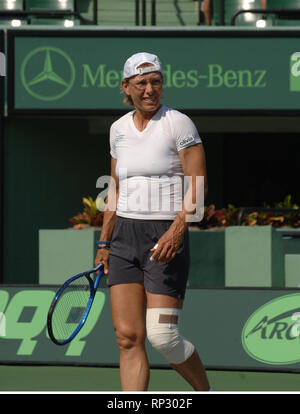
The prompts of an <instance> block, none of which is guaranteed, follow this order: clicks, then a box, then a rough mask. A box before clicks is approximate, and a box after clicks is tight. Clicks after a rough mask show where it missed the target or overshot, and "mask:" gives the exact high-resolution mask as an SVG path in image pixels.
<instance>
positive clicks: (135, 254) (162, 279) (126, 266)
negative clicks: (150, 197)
mask: <svg viewBox="0 0 300 414" xmlns="http://www.w3.org/2000/svg"><path fill="white" fill-rule="evenodd" d="M171 224H172V221H171V220H140V219H137V220H136V219H129V218H123V217H120V216H117V219H116V224H115V227H114V231H113V234H112V240H111V247H110V254H109V272H108V278H107V282H106V283H107V286H109V287H110V286H113V285H117V284H122V283H132V282H143V283H144V287H145V290H146V291H147V292H149V293H156V294H162V295H168V296H173V297H176V298H184V295H185V290H186V284H187V279H188V273H189V264H190V253H189V234H188V230H187V231H186V232H185V233H184V236H183V238H182V242H181V244H180V246H179V249H178V251H177V254H176V256H175V257H174V259H172V260H171V261H170V262H169V263H154V262H151V261H150V257H151V255H152V254H153V252H150V249H152V247H154V246H155V244H156V243H157V241H158V240H159V238H160V237H161V236H162V235H163V234H164V233H165V232H166V231H167V230H168V228H169V227H170V226H171Z"/></svg>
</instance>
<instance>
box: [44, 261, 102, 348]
mask: <svg viewBox="0 0 300 414" xmlns="http://www.w3.org/2000/svg"><path fill="white" fill-rule="evenodd" d="M96 272H98V273H97V275H96V278H95V280H94V281H93V280H92V278H91V277H90V274H91V273H96ZM103 272H104V265H103V263H100V264H99V265H98V266H96V267H95V268H94V269H91V270H88V271H86V272H83V273H79V274H78V275H75V276H72V277H70V278H69V279H68V280H66V281H65V283H64V284H63V285H62V286H61V287H60V288H59V289H58V291H57V292H56V293H55V296H54V298H53V300H52V302H51V305H50V308H49V311H48V316H47V329H48V334H49V337H50V339H51V341H52V342H54V343H55V344H56V345H66V344H68V343H69V342H71V341H72V339H74V338H75V336H76V335H77V334H78V332H79V331H80V330H81V328H82V327H83V325H84V324H85V322H86V320H87V317H88V315H89V312H90V309H91V307H92V304H93V301H94V298H95V294H96V291H97V289H98V286H99V283H100V279H101V276H102V275H103ZM81 277H86V278H87V279H88V282H89V285H90V297H89V300H88V303H87V305H86V308H85V312H84V315H83V316H82V318H81V320H80V322H79V323H78V325H77V327H76V329H75V330H74V331H73V333H72V334H71V335H70V336H69V337H68V338H67V339H64V340H62V341H60V340H58V339H56V338H55V336H54V333H53V329H52V315H53V312H54V309H55V306H56V304H57V302H58V300H59V298H60V296H61V295H62V293H63V292H64V290H65V289H66V288H67V287H68V286H69V285H70V284H71V283H72V282H74V280H76V279H79V278H81Z"/></svg>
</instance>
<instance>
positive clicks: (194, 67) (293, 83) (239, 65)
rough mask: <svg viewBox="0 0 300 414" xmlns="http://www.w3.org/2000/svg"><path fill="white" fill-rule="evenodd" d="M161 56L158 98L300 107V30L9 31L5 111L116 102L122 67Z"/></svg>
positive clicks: (253, 107) (218, 106)
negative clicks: (141, 56)
mask: <svg viewBox="0 0 300 414" xmlns="http://www.w3.org/2000/svg"><path fill="white" fill-rule="evenodd" d="M139 51H149V52H152V53H155V54H157V55H158V56H159V57H160V59H161V60H162V63H163V74H164V94H163V95H164V103H165V104H167V105H169V106H172V107H174V108H178V109H182V110H186V111H195V112H199V113H205V112H208V113H209V112H224V111H229V112H236V113H238V112H244V113H251V111H252V112H253V111H255V112H258V113H259V112H265V111H273V112H274V111H275V112H280V111H281V112H285V111H294V112H295V111H299V110H300V30H299V31H296V30H293V31H283V30H275V29H272V30H263V31H259V30H249V29H248V30H244V31H241V30H233V29H231V30H224V29H223V30H213V29H212V30H203V29H202V30H200V29H199V30H194V31H189V30H185V31H176V32H174V31H172V30H169V31H168V30H164V31H162V30H150V29H147V30H126V31H125V30H123V31H122V30H114V31H108V30H95V31H94V30H91V31H83V30H76V29H74V30H72V31H66V30H61V31H57V30H55V31H53V30H52V31H32V30H18V31H9V32H8V52H9V83H8V97H9V102H8V103H9V111H10V112H11V113H18V112H19V113H22V112H25V113H26V112H30V111H31V112H32V111H33V112H34V111H35V112H38V111H42V112H43V111H47V112H49V111H50V112H51V111H52V112H55V111H73V112H74V111H75V112H78V113H79V112H81V113H83V112H87V113H93V112H101V111H122V110H125V109H128V108H127V107H125V106H124V105H123V103H122V100H123V99H122V95H121V94H120V84H121V80H122V67H123V64H124V62H125V60H126V59H127V58H128V57H129V56H130V55H131V54H133V53H136V52H139Z"/></svg>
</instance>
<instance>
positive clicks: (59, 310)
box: [47, 263, 104, 345]
mask: <svg viewBox="0 0 300 414" xmlns="http://www.w3.org/2000/svg"><path fill="white" fill-rule="evenodd" d="M103 272H104V266H103V264H102V263H100V264H99V265H98V266H96V267H95V268H94V269H91V270H88V271H86V272H83V273H80V274H78V275H76V276H73V277H71V278H70V279H68V280H67V281H66V282H65V283H64V284H63V285H62V286H61V288H60V289H59V290H58V291H57V292H56V294H55V296H54V299H53V301H52V303H51V305H50V308H49V312H48V318H47V328H48V333H49V336H50V339H51V340H52V341H53V342H54V343H55V344H57V345H65V344H67V343H69V342H71V341H72V339H73V338H75V336H76V335H77V334H78V332H79V331H80V329H81V328H82V327H83V325H84V324H85V322H86V319H87V317H88V314H89V311H90V309H91V306H92V304H93V301H94V297H95V294H96V291H97V288H98V286H99V282H100V279H101V276H102V275H103Z"/></svg>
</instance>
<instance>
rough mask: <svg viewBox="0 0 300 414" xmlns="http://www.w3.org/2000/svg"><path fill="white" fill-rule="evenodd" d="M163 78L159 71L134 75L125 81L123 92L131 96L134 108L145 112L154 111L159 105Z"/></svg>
mask: <svg viewBox="0 0 300 414" xmlns="http://www.w3.org/2000/svg"><path fill="white" fill-rule="evenodd" d="M162 84H163V79H162V76H161V74H160V73H159V72H150V73H146V74H144V75H137V76H134V77H133V78H131V79H130V80H129V82H127V85H126V87H125V89H124V92H125V93H126V94H127V95H130V96H131V99H132V101H133V103H134V106H135V107H136V108H139V109H140V110H142V111H145V112H153V111H156V110H157V109H158V108H159V106H160V100H161V96H162Z"/></svg>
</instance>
